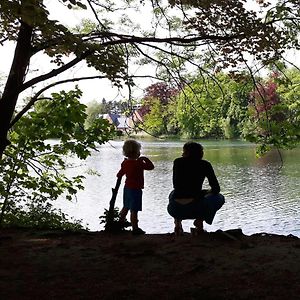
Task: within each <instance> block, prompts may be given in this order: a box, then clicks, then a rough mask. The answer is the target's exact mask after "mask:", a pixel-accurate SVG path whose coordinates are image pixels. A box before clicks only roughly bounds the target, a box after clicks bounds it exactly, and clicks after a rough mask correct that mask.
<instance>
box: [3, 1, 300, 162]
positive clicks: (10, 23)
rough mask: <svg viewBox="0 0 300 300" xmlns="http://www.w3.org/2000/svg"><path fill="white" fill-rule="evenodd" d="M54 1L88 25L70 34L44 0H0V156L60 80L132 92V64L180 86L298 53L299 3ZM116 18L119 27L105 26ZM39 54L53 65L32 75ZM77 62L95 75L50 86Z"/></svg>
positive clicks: (67, 79)
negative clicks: (1, 70) (4, 58)
mask: <svg viewBox="0 0 300 300" xmlns="http://www.w3.org/2000/svg"><path fill="white" fill-rule="evenodd" d="M56 1H57V5H60V4H61V3H63V4H64V5H66V6H67V7H69V8H70V9H73V8H82V9H86V10H88V11H90V12H91V13H92V14H93V20H91V21H90V22H85V24H84V25H85V26H84V27H78V28H75V29H74V30H73V29H68V28H66V27H65V26H64V25H62V22H63V20H59V21H55V20H52V19H50V17H49V12H48V10H49V9H48V8H47V5H48V4H49V2H50V1H48V2H47V1H43V0H8V1H1V2H0V20H1V21H0V34H1V40H0V45H1V46H5V44H6V42H7V41H13V42H15V52H14V58H13V61H12V64H11V68H10V72H9V76H8V77H7V80H6V83H5V86H4V89H3V93H2V97H1V99H0V157H2V154H3V151H4V150H5V148H6V146H7V145H8V144H9V141H8V139H7V133H8V130H9V129H10V128H11V126H13V124H15V122H17V121H18V120H19V119H20V117H21V116H22V115H24V114H25V113H26V112H27V111H28V110H29V109H30V108H31V107H32V105H33V104H34V102H36V101H37V100H38V99H39V96H40V95H41V94H42V93H43V92H45V90H47V89H49V88H50V87H52V86H54V85H57V84H59V83H62V82H67V81H77V80H83V79H91V78H108V79H109V80H111V81H112V82H113V83H114V84H115V85H116V86H121V85H122V83H124V84H127V85H128V87H129V90H131V87H132V85H133V81H132V79H133V77H134V76H145V74H144V73H143V74H134V72H135V70H136V68H135V69H134V70H132V69H130V66H131V65H132V63H134V62H136V63H142V64H145V63H148V62H151V63H154V64H156V65H157V69H156V70H157V73H156V76H164V77H166V76H168V77H169V78H170V79H171V78H172V80H174V81H177V82H179V81H182V80H183V81H184V80H186V79H187V78H188V76H187V74H186V73H185V72H186V70H189V71H191V70H192V69H194V70H197V71H198V72H199V71H201V72H203V73H205V72H206V70H207V69H206V68H207V67H209V69H210V70H211V71H212V72H215V71H216V70H218V69H220V68H224V67H231V68H243V67H244V68H249V66H248V63H247V60H246V58H247V57H249V56H252V57H254V58H255V59H256V60H257V62H259V63H260V65H266V64H270V63H273V62H275V61H278V59H280V58H281V57H282V55H283V53H284V50H285V49H291V48H293V49H299V39H298V38H299V37H298V32H299V26H300V25H299V23H300V21H299V15H300V8H299V1H298V0H289V1H284V0H277V1H272V3H268V2H265V1H258V2H260V3H261V4H260V8H261V11H260V10H257V11H254V10H251V9H249V8H247V7H246V5H245V4H246V1H244V0H226V1H224V0H212V1H194V0H169V1H160V0H152V1H146V0H131V1H128V0H123V1H121V0H119V1H111V0H110V1H108V0H81V1H76V0H63V1H59V0H56ZM53 2H54V1H51V3H53ZM253 3H256V2H255V1H253ZM133 11H136V12H137V13H135V15H134V16H132V15H131V16H130V15H129V14H127V12H130V13H131V14H132V12H133ZM120 12H121V13H120ZM145 12H147V13H149V14H152V17H151V18H152V19H151V18H150V20H151V21H149V23H147V25H148V26H146V28H145V26H144V28H143V27H140V26H138V24H135V21H136V19H137V18H136V17H135V16H138V15H141V14H142V15H144V14H145ZM118 17H119V19H120V21H121V23H118V22H117V21H116V22H113V21H112V20H117V19H118ZM150 22H151V26H150ZM120 24H121V26H120ZM38 53H44V54H45V55H47V56H49V57H50V59H51V60H52V63H53V64H55V67H54V68H53V69H52V70H49V71H46V72H45V73H43V74H39V73H36V72H33V70H31V68H30V67H31V59H32V58H33V57H34V56H36V55H37V54H38ZM82 61H86V63H87V65H88V66H90V67H94V69H96V70H97V71H98V74H97V75H95V76H89V77H85V78H72V76H71V77H70V78H66V79H65V80H63V81H56V82H55V81H54V82H53V80H55V79H56V77H57V75H59V74H63V73H66V72H67V71H68V70H70V69H71V68H72V67H74V66H76V65H77V64H79V63H80V62H82ZM140 69H141V68H140ZM162 70H163V72H162ZM29 74H30V76H29ZM146 75H149V74H146ZM51 79H52V81H51ZM42 83H43V87H42V86H41V84H42ZM31 88H34V94H33V96H32V99H31V100H30V101H29V103H28V104H27V105H26V106H25V107H24V108H23V109H22V110H21V111H20V112H19V113H18V114H16V104H17V102H18V100H19V96H20V94H21V93H22V92H24V91H26V90H28V89H31Z"/></svg>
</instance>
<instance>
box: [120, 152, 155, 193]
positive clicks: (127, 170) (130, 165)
mask: <svg viewBox="0 0 300 300" xmlns="http://www.w3.org/2000/svg"><path fill="white" fill-rule="evenodd" d="M153 169H154V165H153V163H152V162H151V160H150V159H148V158H147V157H139V158H138V159H125V160H124V161H123V162H122V164H121V169H120V171H119V172H118V174H117V177H122V176H123V175H126V180H125V187H127V188H130V189H143V188H144V170H153Z"/></svg>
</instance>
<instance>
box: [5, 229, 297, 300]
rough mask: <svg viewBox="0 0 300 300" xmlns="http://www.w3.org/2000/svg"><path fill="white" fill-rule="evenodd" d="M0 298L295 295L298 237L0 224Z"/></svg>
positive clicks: (157, 297)
mask: <svg viewBox="0 0 300 300" xmlns="http://www.w3.org/2000/svg"><path fill="white" fill-rule="evenodd" d="M0 264H1V269H0V299H3V300H8V299H153V300H154V299H205V300H210V299H218V300H222V299H233V300H235V299H249V300H250V299H251V300H253V299H259V300H260V299H269V300H274V299H275V300H276V299H280V300H281V299H300V239H299V238H296V237H293V236H279V235H269V234H256V235H252V236H246V235H243V234H242V232H241V231H239V230H234V231H227V232H215V233H205V234H203V235H200V236H192V235H191V234H188V233H186V234H184V235H183V236H179V237H174V236H173V235H170V234H157V235H151V234H149V235H147V234H146V235H144V236H132V235H131V233H130V232H126V233H122V234H118V235H112V234H108V233H105V232H83V233H76V234H75V233H67V232H57V231H32V230H20V229H2V230H0Z"/></svg>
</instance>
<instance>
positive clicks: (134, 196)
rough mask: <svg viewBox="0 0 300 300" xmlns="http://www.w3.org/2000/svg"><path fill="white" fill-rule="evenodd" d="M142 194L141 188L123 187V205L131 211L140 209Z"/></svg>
mask: <svg viewBox="0 0 300 300" xmlns="http://www.w3.org/2000/svg"><path fill="white" fill-rule="evenodd" d="M142 195H143V191H142V190H141V189H130V188H127V187H124V191H123V203H124V207H125V208H128V209H129V210H131V211H141V210H142Z"/></svg>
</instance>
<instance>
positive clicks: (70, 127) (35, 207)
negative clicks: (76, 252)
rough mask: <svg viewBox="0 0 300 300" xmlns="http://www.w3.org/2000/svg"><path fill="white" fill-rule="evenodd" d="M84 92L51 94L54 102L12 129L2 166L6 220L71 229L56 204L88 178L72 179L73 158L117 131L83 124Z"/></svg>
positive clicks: (101, 124) (99, 123)
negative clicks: (68, 172) (82, 93)
mask: <svg viewBox="0 0 300 300" xmlns="http://www.w3.org/2000/svg"><path fill="white" fill-rule="evenodd" d="M80 96H81V91H80V90H78V89H75V90H73V91H69V92H65V91H62V92H60V93H53V94H52V97H53V98H52V100H51V101H44V102H43V105H42V106H41V105H36V109H35V110H32V111H30V112H29V113H28V114H27V115H26V116H23V117H22V118H21V119H20V120H19V122H17V123H16V124H15V126H14V127H13V128H12V130H11V131H10V135H9V138H10V141H11V145H10V146H9V147H7V148H6V150H5V152H4V156H3V159H2V161H1V164H0V174H1V178H0V179H1V180H0V195H1V196H0V200H1V202H0V208H1V216H0V222H1V223H2V224H7V223H10V222H13V223H14V224H20V225H21V224H23V225H28V226H29V225H34V226H45V224H48V225H49V224H51V223H53V224H52V225H51V226H54V227H56V226H58V225H59V224H61V226H62V227H64V228H66V227H69V224H70V223H69V222H68V221H67V218H66V216H65V215H64V214H62V213H61V212H60V211H57V210H55V209H53V206H52V204H53V201H54V200H56V199H57V198H58V197H59V196H64V197H65V198H66V199H68V200H71V199H72V198H73V197H74V196H75V195H76V193H77V191H78V190H80V189H83V185H82V181H83V179H84V176H83V175H82V174H80V175H76V176H72V177H70V178H69V177H68V176H66V175H65V170H66V168H67V167H69V166H70V162H71V161H72V157H73V156H77V157H78V158H80V159H86V158H87V157H88V156H89V155H90V154H91V150H96V147H97V144H102V143H104V142H106V141H108V140H109V139H110V138H111V137H112V136H113V134H114V130H113V128H112V127H111V126H110V125H109V124H108V122H107V121H105V120H102V119H98V120H95V121H94V123H93V124H91V126H90V127H89V128H87V129H85V128H84V122H85V119H86V113H85V109H86V106H85V105H83V104H81V103H80V101H79V99H80ZM53 137H55V138H56V139H55V140H52V138H53ZM66 156H67V157H66ZM75 224H77V225H76V226H79V223H78V222H77V221H76V223H75ZM76 226H75V227H76Z"/></svg>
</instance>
